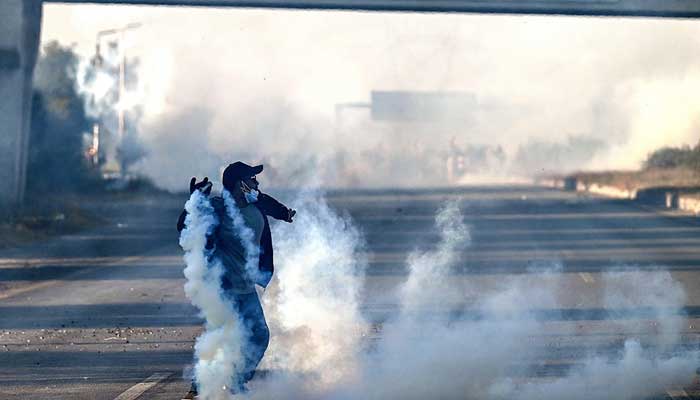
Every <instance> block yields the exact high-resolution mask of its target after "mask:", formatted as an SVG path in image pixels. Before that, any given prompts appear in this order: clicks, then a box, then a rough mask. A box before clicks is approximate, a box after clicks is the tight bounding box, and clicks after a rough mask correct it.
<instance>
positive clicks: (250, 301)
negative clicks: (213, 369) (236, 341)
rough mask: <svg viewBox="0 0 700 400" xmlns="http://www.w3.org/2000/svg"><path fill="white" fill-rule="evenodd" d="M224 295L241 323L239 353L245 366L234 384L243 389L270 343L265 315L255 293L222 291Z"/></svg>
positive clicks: (251, 377)
mask: <svg viewBox="0 0 700 400" xmlns="http://www.w3.org/2000/svg"><path fill="white" fill-rule="evenodd" d="M224 295H225V296H226V298H228V299H230V300H231V302H232V305H233V306H234V307H236V310H237V311H238V316H239V317H240V319H241V323H242V328H243V335H244V340H245V342H244V343H243V344H242V346H241V351H242V353H243V357H244V359H245V364H244V365H243V369H242V370H241V372H240V374H239V375H238V377H237V380H238V382H234V384H237V386H238V387H239V388H243V386H244V385H245V384H246V383H247V382H248V381H250V380H251V379H253V376H254V375H255V369H256V368H257V367H258V364H259V363H260V360H262V358H263V355H265V350H267V346H268V344H269V343H270V330H269V329H268V327H267V323H266V322H265V314H264V313H263V309H262V305H261V304H260V299H259V298H258V294H257V293H256V292H253V293H249V294H237V293H232V292H231V291H227V290H224ZM234 387H235V386H234Z"/></svg>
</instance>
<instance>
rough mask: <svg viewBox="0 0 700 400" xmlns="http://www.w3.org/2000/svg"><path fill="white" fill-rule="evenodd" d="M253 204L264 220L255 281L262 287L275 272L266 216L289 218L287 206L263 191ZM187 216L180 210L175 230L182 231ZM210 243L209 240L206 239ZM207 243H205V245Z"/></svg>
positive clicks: (270, 236) (286, 219)
mask: <svg viewBox="0 0 700 400" xmlns="http://www.w3.org/2000/svg"><path fill="white" fill-rule="evenodd" d="M254 205H255V206H256V207H257V208H258V210H260V213H261V214H262V215H263V220H265V226H264V227H263V231H262V235H261V236H260V260H259V264H258V268H260V272H261V274H260V276H261V277H262V278H261V279H260V280H259V281H258V282H255V283H257V284H258V285H260V286H262V287H267V285H268V284H269V283H270V280H271V279H272V274H273V273H274V272H275V266H274V258H273V250H272V232H271V231H270V223H269V221H268V219H267V217H268V216H270V217H272V218H274V219H279V220H282V221H287V222H289V221H288V219H289V208H287V207H286V206H284V204H282V203H280V202H279V201H277V200H275V199H274V198H272V197H271V196H268V195H266V194H264V193H260V194H259V195H258V201H257V202H256V203H254ZM186 216H187V211H185V210H182V213H181V214H180V218H178V221H177V230H178V232H179V231H182V230H183V229H184V228H185V217H186ZM208 243H210V241H208ZM208 246H209V244H208V245H207V247H208Z"/></svg>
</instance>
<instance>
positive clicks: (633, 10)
mask: <svg viewBox="0 0 700 400" xmlns="http://www.w3.org/2000/svg"><path fill="white" fill-rule="evenodd" d="M46 1H47V2H61V3H104V4H141V5H170V6H201V7H245V8H288V9H335V10H365V11H416V12H464V13H499V14H555V15H557V14H558V15H598V16H637V17H669V18H700V1H699V0H46Z"/></svg>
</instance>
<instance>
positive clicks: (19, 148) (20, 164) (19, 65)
mask: <svg viewBox="0 0 700 400" xmlns="http://www.w3.org/2000/svg"><path fill="white" fill-rule="evenodd" d="M41 14H42V2H41V0H2V1H0V185H2V186H1V187H0V210H1V211H0V213H1V214H14V212H15V211H16V210H17V207H18V206H19V204H20V203H21V202H22V201H23V196H24V187H25V181H26V165H27V150H28V146H29V128H30V120H31V118H30V117H31V104H32V75H33V73H34V65H35V64H36V59H37V55H38V50H39V41H40V33H41Z"/></svg>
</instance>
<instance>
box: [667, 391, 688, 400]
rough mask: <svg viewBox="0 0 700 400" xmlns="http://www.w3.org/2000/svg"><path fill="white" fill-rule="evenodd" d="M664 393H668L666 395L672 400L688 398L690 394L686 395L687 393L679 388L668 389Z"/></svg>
mask: <svg viewBox="0 0 700 400" xmlns="http://www.w3.org/2000/svg"><path fill="white" fill-rule="evenodd" d="M666 394H667V395H668V397H670V398H672V399H673V400H676V399H689V398H690V396H688V393H687V392H686V391H685V390H683V389H680V390H670V389H669V390H667V391H666Z"/></svg>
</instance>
